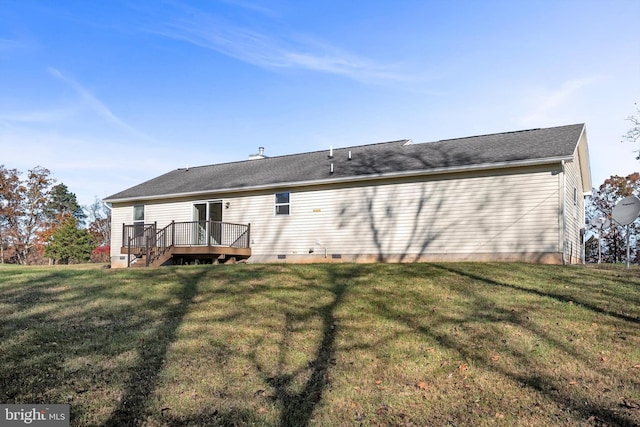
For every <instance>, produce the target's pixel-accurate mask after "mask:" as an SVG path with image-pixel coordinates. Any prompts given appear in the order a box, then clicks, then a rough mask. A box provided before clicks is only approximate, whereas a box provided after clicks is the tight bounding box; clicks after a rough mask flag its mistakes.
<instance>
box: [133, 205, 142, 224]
mask: <svg viewBox="0 0 640 427" xmlns="http://www.w3.org/2000/svg"><path fill="white" fill-rule="evenodd" d="M133 222H144V205H134V206H133Z"/></svg>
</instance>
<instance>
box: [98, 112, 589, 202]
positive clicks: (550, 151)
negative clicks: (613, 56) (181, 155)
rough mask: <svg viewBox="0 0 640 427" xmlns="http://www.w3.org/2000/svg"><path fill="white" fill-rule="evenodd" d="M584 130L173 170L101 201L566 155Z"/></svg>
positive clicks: (380, 147) (370, 148) (527, 132)
mask: <svg viewBox="0 0 640 427" xmlns="http://www.w3.org/2000/svg"><path fill="white" fill-rule="evenodd" d="M583 129H584V125H583V124H575V125H567V126H559V127H553V128H545V129H531V130H523V131H516V132H505V133H497V134H491V135H480V136H472V137H467V138H457V139H448V140H441V141H436V142H429V143H421V144H411V143H409V141H407V140H400V141H392V142H384V143H379V144H369V145H360V146H354V147H346V148H339V149H334V150H333V158H329V150H323V151H315V152H310V153H300V154H292V155H285V156H278V157H268V158H264V159H258V160H245V161H240V162H232V163H222V164H216V165H208V166H199V167H192V168H189V169H176V170H173V171H171V172H168V173H166V174H164V175H161V176H159V177H157V178H153V179H151V180H149V181H146V182H143V183H142V184H139V185H136V186H134V187H131V188H129V189H127V190H124V191H121V192H119V193H116V194H113V195H111V196H109V197H107V198H106V199H105V201H115V200H122V199H136V198H144V199H148V198H152V197H155V196H157V197H163V196H164V197H166V196H170V195H180V194H194V193H207V192H218V191H225V190H231V189H248V188H254V187H265V186H277V185H279V184H294V183H299V182H310V181H322V180H329V179H341V178H342V179H347V178H355V177H365V176H367V175H370V176H371V175H380V174H390V173H410V172H411V173H415V172H418V171H424V172H429V171H435V170H446V169H456V168H462V167H473V166H476V165H487V164H504V163H510V162H519V161H534V160H541V161H542V160H544V159H553V158H560V157H570V156H571V155H573V153H574V151H575V149H576V145H577V144H578V142H579V139H580V135H581V133H582V131H583ZM349 152H351V160H349V159H348V153H349ZM331 164H333V173H331V172H330V165H331Z"/></svg>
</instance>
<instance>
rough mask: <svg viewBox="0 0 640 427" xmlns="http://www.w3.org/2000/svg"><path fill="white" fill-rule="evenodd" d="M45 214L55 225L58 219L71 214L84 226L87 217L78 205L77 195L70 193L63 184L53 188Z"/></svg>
mask: <svg viewBox="0 0 640 427" xmlns="http://www.w3.org/2000/svg"><path fill="white" fill-rule="evenodd" d="M45 212H46V214H47V218H48V219H49V221H50V222H53V223H55V222H56V219H57V218H60V217H64V216H65V215H66V214H71V215H73V217H74V218H75V219H76V220H78V223H79V224H80V225H82V224H83V221H84V219H85V218H86V217H87V215H86V214H85V213H84V210H83V209H82V207H81V206H80V205H79V204H78V199H77V198H76V195H75V193H72V192H70V191H69V189H68V188H67V186H66V185H64V184H62V183H60V184H58V185H54V186H53V187H52V188H51V192H50V194H49V202H48V203H47V206H46V208H45Z"/></svg>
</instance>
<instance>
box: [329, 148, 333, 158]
mask: <svg viewBox="0 0 640 427" xmlns="http://www.w3.org/2000/svg"><path fill="white" fill-rule="evenodd" d="M329 158H330V159H333V145H330V146H329Z"/></svg>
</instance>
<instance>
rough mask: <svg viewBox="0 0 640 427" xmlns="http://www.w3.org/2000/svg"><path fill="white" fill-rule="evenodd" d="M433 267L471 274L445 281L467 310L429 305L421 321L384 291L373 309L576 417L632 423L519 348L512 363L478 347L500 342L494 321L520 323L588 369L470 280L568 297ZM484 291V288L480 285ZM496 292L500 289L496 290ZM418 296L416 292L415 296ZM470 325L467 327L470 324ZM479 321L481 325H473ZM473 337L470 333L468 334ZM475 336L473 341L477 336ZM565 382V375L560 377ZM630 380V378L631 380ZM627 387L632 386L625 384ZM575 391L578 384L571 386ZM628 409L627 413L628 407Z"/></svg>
mask: <svg viewBox="0 0 640 427" xmlns="http://www.w3.org/2000/svg"><path fill="white" fill-rule="evenodd" d="M431 266H432V267H433V268H434V270H441V271H446V272H449V273H453V274H456V275H460V276H461V277H464V278H466V279H470V280H471V281H472V282H471V283H472V284H471V285H470V284H469V282H466V283H465V284H464V285H460V287H459V288H458V287H457V285H456V284H455V283H453V282H452V283H451V284H448V285H445V286H449V287H451V289H452V290H453V291H454V292H458V293H460V294H461V295H463V297H464V298H467V299H468V300H469V302H468V303H467V307H468V308H467V312H466V313H465V314H464V315H462V316H461V315H454V314H450V313H448V312H447V310H446V309H443V308H440V307H438V308H434V309H433V310H432V311H431V312H430V314H429V316H428V317H429V319H428V320H424V314H423V315H420V314H418V313H415V312H413V313H412V312H410V311H407V310H404V309H402V308H397V306H395V305H394V301H393V299H392V298H390V297H389V296H388V295H384V293H383V294H381V295H375V296H374V295H372V296H371V303H372V305H373V306H374V307H376V310H377V311H378V313H379V314H380V315H382V316H384V317H386V318H387V319H389V320H393V321H399V322H403V323H404V324H405V325H406V326H408V327H409V328H410V329H411V330H414V331H417V332H419V333H421V334H423V335H424V336H426V337H428V338H429V339H430V340H433V341H436V342H438V343H439V344H440V345H441V346H442V347H443V348H445V349H448V350H452V351H454V352H455V353H457V354H459V355H460V356H461V358H462V360H463V361H467V362H472V363H474V365H475V366H478V367H482V368H483V369H486V370H488V371H493V372H496V373H498V374H499V375H500V376H502V377H504V378H510V379H511V380H512V381H515V382H516V383H518V384H521V385H522V386H523V387H526V388H529V389H532V390H535V391H536V392H538V393H541V394H543V395H545V396H546V397H547V398H549V399H550V400H551V401H554V402H556V403H557V404H558V405H559V407H560V408H566V409H568V410H569V411H571V412H573V413H576V414H579V417H578V418H581V419H583V420H592V421H594V422H602V423H604V424H605V425H619V426H634V425H637V424H636V423H637V419H634V418H631V417H628V416H626V415H625V414H623V413H622V412H623V408H621V407H617V408H616V407H615V404H610V402H606V403H605V400H604V399H605V398H604V397H603V396H590V395H589V394H590V393H591V392H586V394H585V395H583V394H582V393H581V392H578V391H575V392H573V391H571V392H570V391H567V389H566V388H565V387H563V385H564V384H563V383H562V382H563V379H562V378H558V377H557V376H556V375H555V374H554V373H553V372H552V371H550V370H548V369H547V368H544V366H541V365H538V364H537V363H536V362H535V361H533V360H532V355H531V354H530V353H528V352H527V351H525V350H524V349H518V348H517V347H516V346H513V345H511V344H507V345H509V346H510V347H511V348H510V349H509V351H510V352H511V355H510V356H511V357H513V358H514V359H515V363H514V364H513V365H504V364H499V363H492V362H490V361H489V360H488V356H487V351H490V349H482V345H480V346H479V347H478V346H477V344H479V343H478V341H479V342H481V343H485V344H486V343H491V342H496V341H499V340H497V339H496V338H495V337H494V335H495V336H499V334H500V332H499V331H500V329H499V327H498V326H497V325H499V324H510V325H513V326H514V327H516V328H522V329H523V330H526V331H528V332H529V333H530V334H533V336H535V337H537V339H539V340H541V341H542V342H545V343H548V344H549V345H550V346H551V347H552V348H557V349H559V351H560V352H561V353H564V354H566V355H567V356H568V357H571V358H573V359H575V360H576V361H577V362H578V363H579V364H580V365H582V366H585V367H587V368H588V369H593V368H594V367H593V364H592V361H590V360H589V359H588V356H587V355H584V354H581V353H580V351H579V349H578V348H575V347H573V346H571V345H568V344H567V343H566V342H563V341H562V340H559V339H558V337H554V336H553V334H552V331H550V330H543V329H541V328H539V327H538V326H536V325H535V324H534V323H533V322H530V321H529V320H528V317H526V316H522V315H521V314H520V313H518V311H517V310H515V311H514V310H513V309H509V308H507V307H496V306H495V305H494V304H493V302H492V301H491V300H489V299H487V297H485V296H483V294H482V293H483V291H481V290H480V289H478V291H477V292H476V291H475V290H474V286H475V285H473V282H476V283H477V284H478V285H477V286H483V285H487V286H489V287H495V288H504V289H508V290H513V291H516V292H524V293H529V294H532V295H536V296H541V297H549V298H552V299H555V300H558V301H560V302H569V301H572V300H573V301H575V300H574V299H573V298H567V297H565V296H563V295H558V294H554V293H547V292H543V291H538V290H536V289H529V288H523V287H520V286H518V285H515V284H511V283H507V282H504V283H503V282H500V281H497V280H495V279H493V278H488V277H483V276H482V275H480V274H474V273H472V272H469V271H466V270H465V269H462V268H458V267H459V266H456V265H455V264H431ZM484 292H486V288H485V289H484ZM496 292H499V291H496ZM416 297H417V298H420V296H419V295H416ZM430 304H432V302H431V303H430ZM430 304H425V306H424V310H425V311H427V310H428V307H429V305H430ZM576 304H578V305H580V306H582V307H584V308H585V309H587V310H591V311H593V312H595V313H598V314H601V315H605V316H610V317H612V318H615V319H617V320H618V321H621V322H628V323H631V324H633V325H635V324H637V323H638V319H636V318H634V317H630V316H626V315H623V314H620V313H617V312H612V311H610V310H606V309H602V308H601V307H597V306H594V305H593V304H589V303H587V302H586V301H581V300H580V299H579V298H578V300H577V302H576ZM470 325H471V326H470ZM475 325H481V326H475ZM465 328H470V329H469V330H467V331H466V332H468V334H469V336H468V337H464V336H462V335H464V334H460V333H459V331H465ZM471 336H473V338H472V337H471ZM476 340H477V341H476ZM596 371H599V373H598V374H597V375H601V376H603V377H607V376H608V375H614V376H616V377H620V376H621V375H622V374H621V373H620V372H607V370H606V369H605V368H602V367H599V368H597V369H596ZM564 380H566V381H567V382H568V381H569V380H568V379H564ZM632 381H633V380H632ZM628 387H631V389H633V388H634V386H633V385H628ZM575 390H577V389H575ZM629 414H630V412H629Z"/></svg>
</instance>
